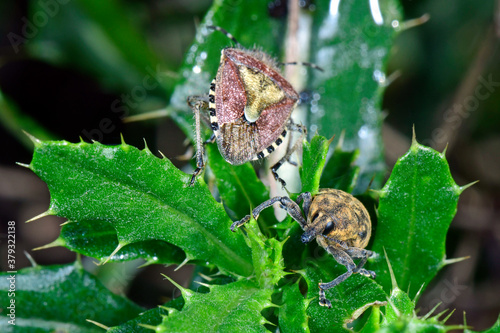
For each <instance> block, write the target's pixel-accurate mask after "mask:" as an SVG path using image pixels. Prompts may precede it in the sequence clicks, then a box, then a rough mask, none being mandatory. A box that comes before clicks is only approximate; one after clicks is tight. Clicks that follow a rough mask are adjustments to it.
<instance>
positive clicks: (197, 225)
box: [30, 140, 252, 276]
mask: <svg viewBox="0 0 500 333" xmlns="http://www.w3.org/2000/svg"><path fill="white" fill-rule="evenodd" d="M30 168H31V169H32V170H33V171H34V172H35V173H36V174H37V175H38V176H39V177H40V178H41V179H42V180H44V181H45V182H46V183H47V185H48V187H49V190H50V192H51V203H50V208H49V211H50V212H51V213H53V214H57V215H60V216H64V217H66V218H68V219H70V220H72V221H75V222H78V221H101V220H102V221H107V222H109V223H111V224H112V225H113V227H114V228H115V230H116V234H117V236H118V241H119V244H120V246H125V245H128V244H132V243H136V242H144V241H151V240H160V241H165V242H168V243H171V244H173V245H175V246H177V247H179V248H181V249H182V250H183V251H184V252H185V253H186V255H187V256H188V258H189V259H196V260H202V261H204V262H205V261H206V262H207V263H209V264H213V265H216V266H217V267H219V268H220V269H222V270H224V271H226V272H229V273H232V274H237V275H245V276H248V275H249V274H251V272H252V266H251V262H250V261H251V259H250V253H249V250H248V247H247V246H246V245H245V241H244V239H243V237H242V236H241V235H238V234H234V233H232V232H231V231H230V230H229V226H230V224H231V220H230V219H229V218H228V217H227V215H226V213H225V212H224V209H223V207H222V205H221V204H219V203H217V202H216V201H215V200H214V199H213V197H212V196H211V194H210V192H209V191H208V190H207V188H206V186H202V185H200V184H199V183H198V182H197V183H196V184H195V185H194V186H193V187H188V186H187V183H188V181H189V175H186V174H184V173H183V172H181V171H179V170H178V169H177V168H175V167H174V166H173V164H172V163H171V162H170V161H169V160H168V159H166V158H163V159H159V158H157V157H155V156H154V155H153V154H152V153H151V152H150V151H149V150H148V149H144V150H142V151H140V150H138V149H136V148H134V147H132V146H128V145H126V144H121V145H119V146H113V147H107V146H104V145H101V144H99V143H95V144H88V143H84V142H81V143H78V144H70V143H68V142H65V141H58V142H40V141H38V140H35V152H34V154H33V160H32V162H31V165H30ZM117 249H118V248H117ZM110 254H111V253H110Z"/></svg>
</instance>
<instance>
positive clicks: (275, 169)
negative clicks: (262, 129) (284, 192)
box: [271, 122, 307, 188]
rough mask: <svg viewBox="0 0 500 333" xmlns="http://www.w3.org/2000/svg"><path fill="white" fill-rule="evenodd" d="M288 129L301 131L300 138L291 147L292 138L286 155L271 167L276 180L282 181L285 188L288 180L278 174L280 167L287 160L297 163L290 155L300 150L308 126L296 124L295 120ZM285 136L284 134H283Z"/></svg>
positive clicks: (293, 163)
mask: <svg viewBox="0 0 500 333" xmlns="http://www.w3.org/2000/svg"><path fill="white" fill-rule="evenodd" d="M287 130H289V131H295V132H299V133H300V138H299V139H297V141H296V142H295V144H294V145H293V146H292V147H290V142H291V140H290V141H289V146H288V147H287V151H286V153H285V156H283V157H282V158H281V159H280V160H279V161H278V162H277V163H275V164H274V165H273V166H272V167H271V173H272V174H273V177H274V179H275V180H276V181H278V182H280V184H281V187H283V188H285V187H286V182H285V181H284V180H283V179H282V178H281V177H280V176H279V175H278V169H279V168H280V167H281V166H282V165H283V163H285V162H288V163H290V164H292V165H297V163H295V162H292V161H290V157H291V156H292V154H293V153H294V152H295V151H297V150H298V148H299V146H300V145H301V144H302V141H303V139H304V137H305V135H306V132H307V131H306V127H305V126H302V125H299V124H295V123H293V122H290V123H289V124H288V125H287ZM282 136H284V135H282Z"/></svg>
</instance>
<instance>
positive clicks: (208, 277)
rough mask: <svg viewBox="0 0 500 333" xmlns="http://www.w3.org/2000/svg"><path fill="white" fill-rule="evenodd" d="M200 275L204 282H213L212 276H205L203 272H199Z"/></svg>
mask: <svg viewBox="0 0 500 333" xmlns="http://www.w3.org/2000/svg"><path fill="white" fill-rule="evenodd" d="M198 275H199V276H201V277H202V278H203V279H204V280H207V281H212V280H213V279H212V278H211V277H210V276H208V275H205V274H203V273H201V272H198Z"/></svg>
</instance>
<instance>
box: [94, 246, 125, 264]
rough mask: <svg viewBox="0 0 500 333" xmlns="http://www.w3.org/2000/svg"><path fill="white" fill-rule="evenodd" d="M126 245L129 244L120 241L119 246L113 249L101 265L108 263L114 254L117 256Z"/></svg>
mask: <svg viewBox="0 0 500 333" xmlns="http://www.w3.org/2000/svg"><path fill="white" fill-rule="evenodd" d="M125 245H127V244H124V243H118V246H117V247H116V248H115V249H114V250H113V252H111V254H110V255H109V256H108V257H107V258H106V260H104V261H103V262H102V263H101V264H100V265H105V264H107V263H108V261H109V260H111V258H113V256H115V255H116V254H117V253H118V251H120V250H121V249H122V248H123V247H124V246H125Z"/></svg>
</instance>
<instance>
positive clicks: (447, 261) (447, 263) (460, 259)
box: [443, 256, 470, 266]
mask: <svg viewBox="0 0 500 333" xmlns="http://www.w3.org/2000/svg"><path fill="white" fill-rule="evenodd" d="M468 259H470V256H465V257H459V258H452V259H445V260H443V266H446V265H451V264H456V263H457V262H461V261H464V260H468Z"/></svg>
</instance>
